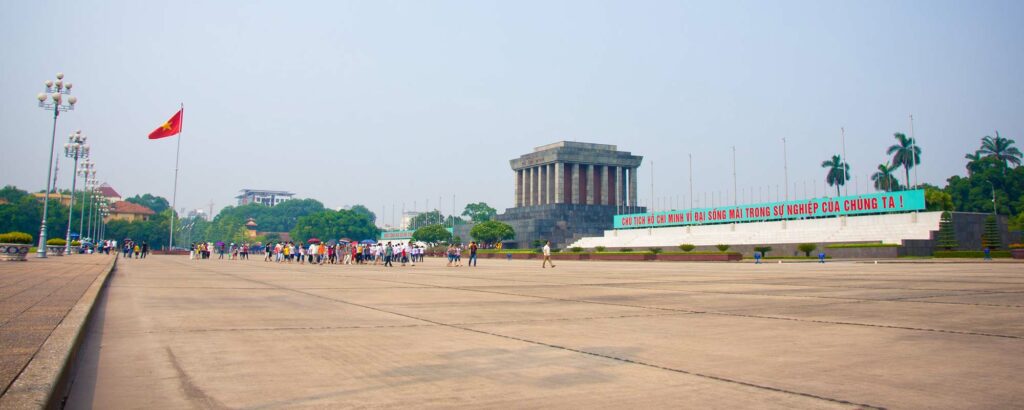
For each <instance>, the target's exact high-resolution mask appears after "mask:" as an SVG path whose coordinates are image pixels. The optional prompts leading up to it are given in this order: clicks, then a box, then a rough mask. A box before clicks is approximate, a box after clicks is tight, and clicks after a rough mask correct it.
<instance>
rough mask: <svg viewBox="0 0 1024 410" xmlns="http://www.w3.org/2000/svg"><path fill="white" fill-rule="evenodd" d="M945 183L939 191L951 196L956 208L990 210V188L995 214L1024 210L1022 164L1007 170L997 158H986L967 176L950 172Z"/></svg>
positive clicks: (1023, 169) (959, 209) (1015, 212)
mask: <svg viewBox="0 0 1024 410" xmlns="http://www.w3.org/2000/svg"><path fill="white" fill-rule="evenodd" d="M946 182H947V184H946V187H945V188H943V191H945V192H946V193H948V194H949V195H950V196H952V198H953V205H954V209H955V210H956V211H960V212H992V192H993V188H994V189H995V195H996V205H997V206H998V213H999V214H1002V215H1016V214H1018V213H1020V212H1022V211H1024V167H1015V168H1012V169H1009V170H1007V169H1006V168H1005V167H1003V164H1002V163H1001V162H999V160H998V159H996V158H994V157H986V158H983V159H982V160H981V161H979V162H978V163H977V164H976V171H975V172H974V173H972V174H971V175H970V176H969V177H966V178H965V177H962V176H959V175H954V176H952V177H950V178H949V179H947V180H946Z"/></svg>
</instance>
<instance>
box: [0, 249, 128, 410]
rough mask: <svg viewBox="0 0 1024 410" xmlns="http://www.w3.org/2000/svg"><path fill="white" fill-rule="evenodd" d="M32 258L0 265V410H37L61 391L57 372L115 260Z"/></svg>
mask: <svg viewBox="0 0 1024 410" xmlns="http://www.w3.org/2000/svg"><path fill="white" fill-rule="evenodd" d="M34 256H35V255H31V256H30V257H29V259H28V260H27V261H22V262H3V263H0V408H5V409H6V408H37V407H39V406H42V405H45V404H46V401H47V400H48V399H49V397H50V396H52V395H53V394H52V393H53V392H54V391H55V390H60V389H63V388H64V387H66V383H63V381H66V380H62V376H64V373H63V370H64V369H65V367H66V364H67V363H68V362H69V361H70V360H71V358H72V356H73V354H74V351H75V348H76V347H78V345H79V342H80V340H81V338H80V336H81V334H82V330H83V326H84V325H85V322H86V318H87V317H88V315H89V312H90V310H91V308H92V307H93V305H94V302H95V300H96V297H97V296H98V295H99V291H100V289H101V288H102V285H103V281H104V280H105V279H106V277H107V275H108V274H109V272H110V270H111V269H112V267H113V264H114V261H115V258H114V256H112V255H69V256H60V257H56V256H54V257H49V258H46V259H37V258H35V257H34ZM59 395H60V396H63V394H59Z"/></svg>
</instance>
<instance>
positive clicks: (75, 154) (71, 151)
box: [64, 130, 89, 255]
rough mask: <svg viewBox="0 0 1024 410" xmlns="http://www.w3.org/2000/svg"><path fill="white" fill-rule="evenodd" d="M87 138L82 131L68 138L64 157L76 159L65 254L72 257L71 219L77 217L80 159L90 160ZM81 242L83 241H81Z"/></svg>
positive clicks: (72, 175) (72, 178) (80, 231)
mask: <svg viewBox="0 0 1024 410" xmlns="http://www.w3.org/2000/svg"><path fill="white" fill-rule="evenodd" d="M86 139H87V138H86V137H85V136H84V135H82V130H78V131H75V133H74V134H71V135H69V136H68V142H67V144H64V156H65V157H68V158H71V159H74V160H75V164H74V165H73V166H72V168H71V169H72V170H73V171H74V172H72V173H71V201H69V202H68V233H67V235H66V236H67V238H65V239H66V243H65V244H64V254H65V255H71V217H72V216H74V215H75V184H76V183H77V182H78V159H79V158H89V145H88V144H86V143H85V141H86ZM78 237H79V239H81V237H82V230H81V229H79V230H78ZM79 242H81V241H79Z"/></svg>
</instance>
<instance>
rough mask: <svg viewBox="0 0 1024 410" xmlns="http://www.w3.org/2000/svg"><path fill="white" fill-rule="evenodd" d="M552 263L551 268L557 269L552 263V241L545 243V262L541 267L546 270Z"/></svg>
mask: <svg viewBox="0 0 1024 410" xmlns="http://www.w3.org/2000/svg"><path fill="white" fill-rule="evenodd" d="M548 263H550V264H551V267H552V268H554V267H555V263H554V262H552V261H551V241H545V242H544V262H541V264H540V267H541V268H546V267H547V266H546V265H547V264H548Z"/></svg>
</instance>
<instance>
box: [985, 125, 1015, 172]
mask: <svg viewBox="0 0 1024 410" xmlns="http://www.w3.org/2000/svg"><path fill="white" fill-rule="evenodd" d="M1015 142H1016V141H1014V140H1011V139H1007V138H1003V137H1000V136H999V131H996V137H995V138H992V137H990V136H988V135H986V136H985V138H982V139H981V149H980V150H978V153H980V154H985V157H991V158H995V159H998V160H999V162H1002V163H1003V166H1004V167H1003V173H1004V174H1005V173H1006V168H1009V166H1010V164H1013V165H1014V166H1020V160H1021V153H1020V150H1019V149H1017V147H1014V146H1012V145H1013V144H1014V143H1015Z"/></svg>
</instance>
